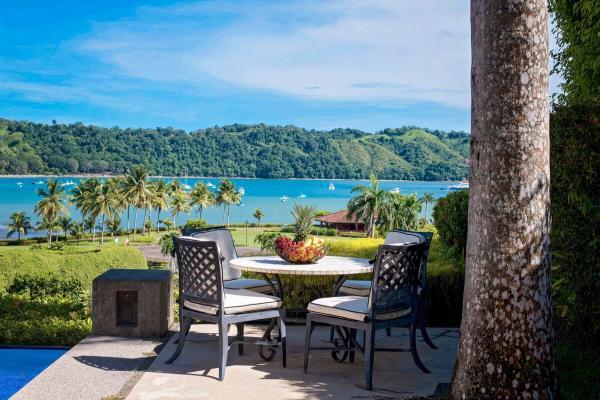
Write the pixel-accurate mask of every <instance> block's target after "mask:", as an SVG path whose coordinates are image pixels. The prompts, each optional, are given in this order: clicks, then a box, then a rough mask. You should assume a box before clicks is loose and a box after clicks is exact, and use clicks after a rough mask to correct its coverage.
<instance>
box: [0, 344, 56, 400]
mask: <svg viewBox="0 0 600 400" xmlns="http://www.w3.org/2000/svg"><path fill="white" fill-rule="evenodd" d="M66 351H67V349H32V348H0V400H6V399H8V398H9V397H10V396H12V395H13V394H15V393H16V392H18V391H19V389H21V388H22V387H23V386H25V385H26V384H27V383H28V382H29V381H30V380H32V379H33V378H35V376H36V375H38V374H39V373H40V372H42V371H43V370H44V369H46V368H47V367H48V366H49V365H50V364H52V363H53V362H54V361H56V360H57V359H58V358H59V357H60V356H62V355H63V354H65V352H66Z"/></svg>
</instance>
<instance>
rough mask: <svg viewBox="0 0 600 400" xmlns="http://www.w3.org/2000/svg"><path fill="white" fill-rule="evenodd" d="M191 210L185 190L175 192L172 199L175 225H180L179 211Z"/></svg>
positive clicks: (172, 213)
mask: <svg viewBox="0 0 600 400" xmlns="http://www.w3.org/2000/svg"><path fill="white" fill-rule="evenodd" d="M189 210H190V206H189V204H188V199H187V194H186V193H185V192H184V191H178V192H175V193H173V198H172V200H171V215H172V216H173V217H174V218H175V227H176V228H177V227H178V226H179V213H181V212H187V211H189Z"/></svg>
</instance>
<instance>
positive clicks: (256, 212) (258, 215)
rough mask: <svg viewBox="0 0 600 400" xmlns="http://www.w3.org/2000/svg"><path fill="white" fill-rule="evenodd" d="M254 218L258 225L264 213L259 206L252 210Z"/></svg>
mask: <svg viewBox="0 0 600 400" xmlns="http://www.w3.org/2000/svg"><path fill="white" fill-rule="evenodd" d="M252 216H253V217H254V218H256V221H257V225H258V226H260V220H261V219H263V218H264V216H265V213H264V212H263V210H261V209H260V208H257V209H256V210H254V214H252Z"/></svg>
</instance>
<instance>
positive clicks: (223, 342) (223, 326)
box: [219, 321, 229, 381]
mask: <svg viewBox="0 0 600 400" xmlns="http://www.w3.org/2000/svg"><path fill="white" fill-rule="evenodd" d="M228 328H229V326H228V325H227V323H226V322H223V321H220V322H219V361H220V365H219V380H220V381H223V380H224V379H225V367H227V353H228V350H229V338H228V336H227V333H228V332H227V331H228Z"/></svg>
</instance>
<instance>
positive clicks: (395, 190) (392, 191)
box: [390, 187, 400, 193]
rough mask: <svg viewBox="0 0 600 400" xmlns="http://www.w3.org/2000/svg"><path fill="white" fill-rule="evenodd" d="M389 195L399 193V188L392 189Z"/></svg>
mask: <svg viewBox="0 0 600 400" xmlns="http://www.w3.org/2000/svg"><path fill="white" fill-rule="evenodd" d="M390 193H400V188H397V187H396V188H393V189H392V190H390Z"/></svg>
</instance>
